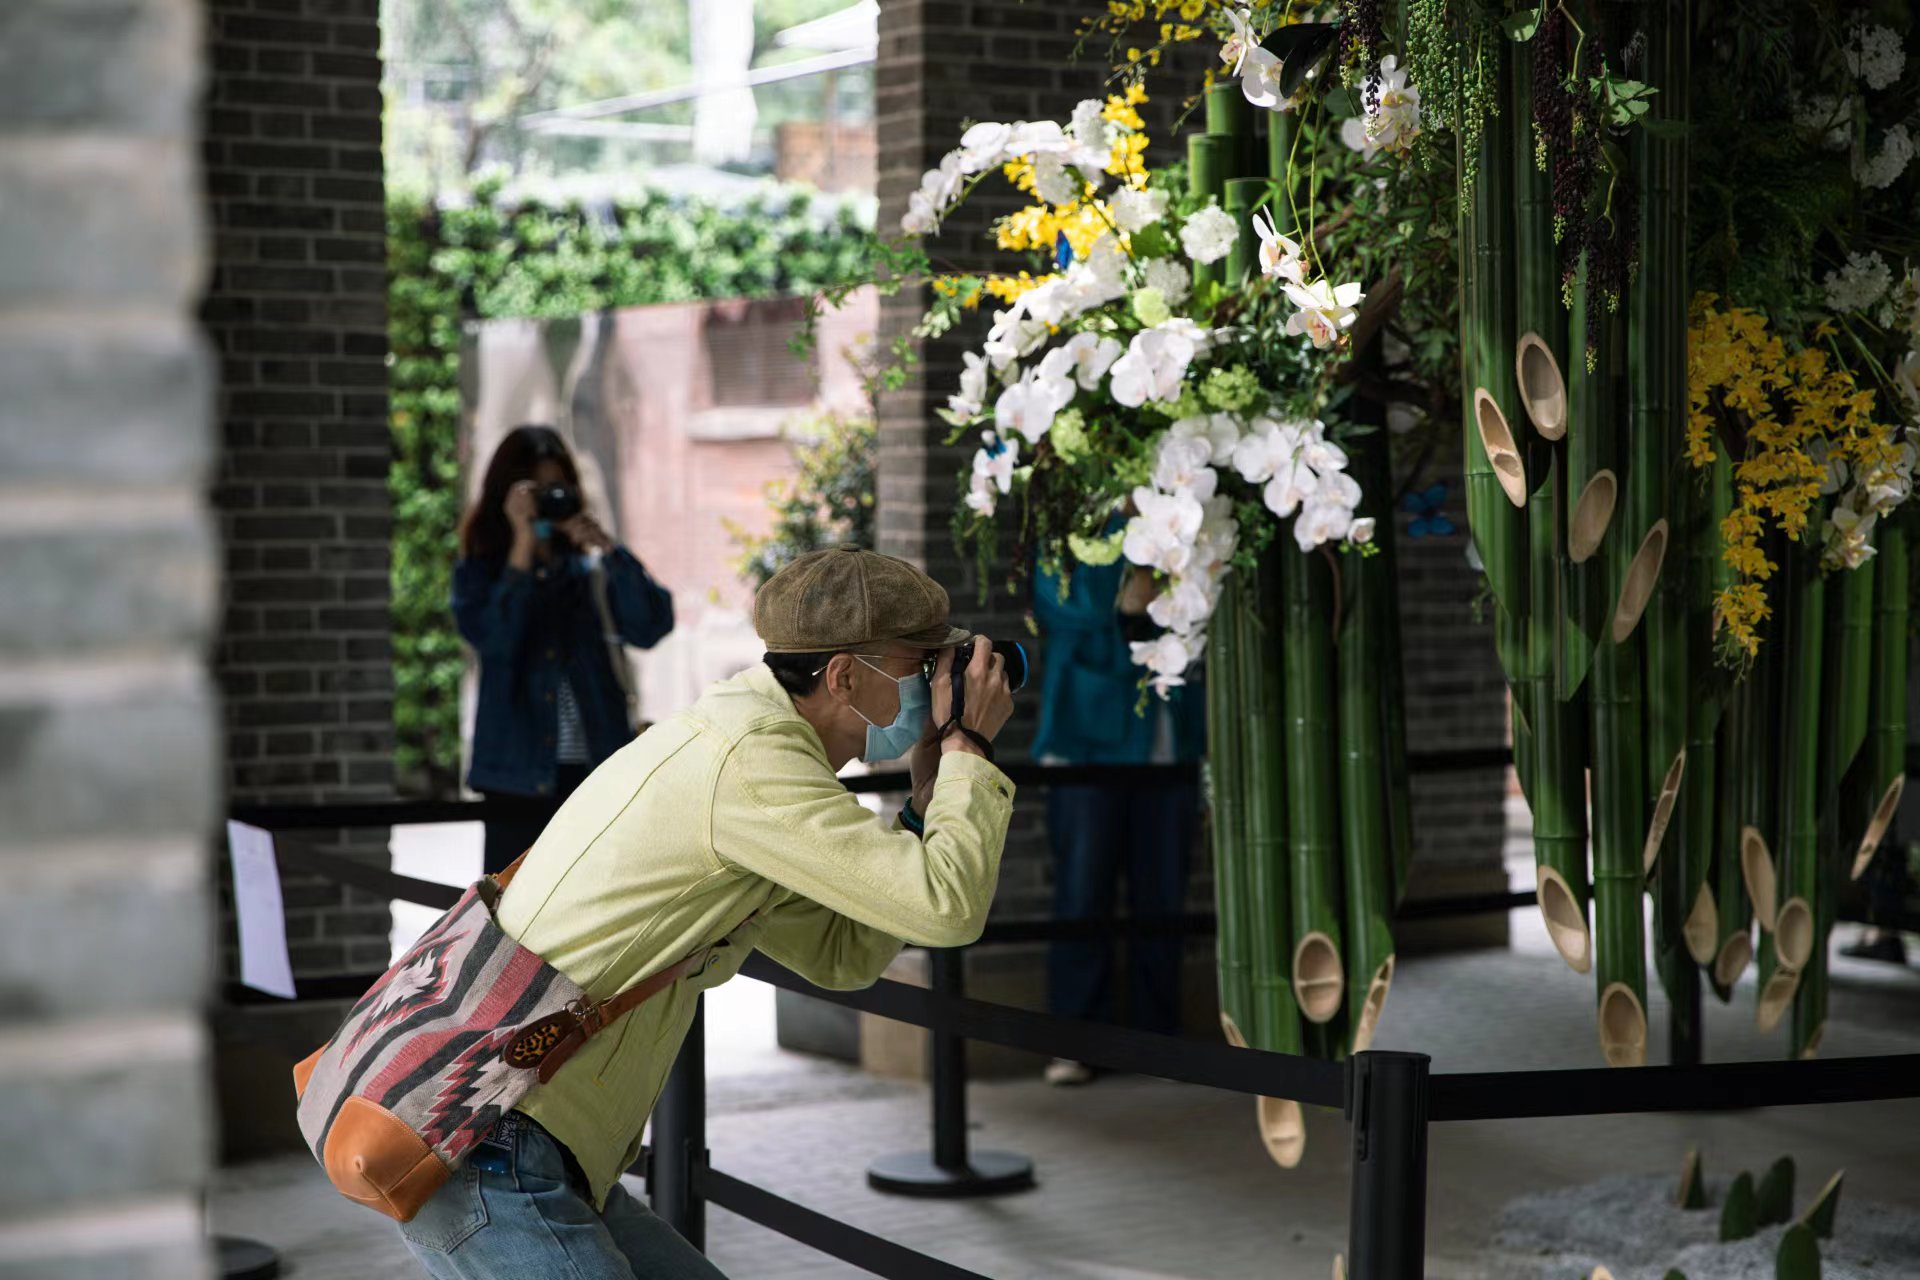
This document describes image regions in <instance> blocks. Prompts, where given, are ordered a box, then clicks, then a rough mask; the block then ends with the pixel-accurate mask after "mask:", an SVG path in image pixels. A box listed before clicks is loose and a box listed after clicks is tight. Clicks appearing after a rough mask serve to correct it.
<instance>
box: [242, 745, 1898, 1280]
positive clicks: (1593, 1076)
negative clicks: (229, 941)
mask: <svg viewBox="0 0 1920 1280" xmlns="http://www.w3.org/2000/svg"><path fill="white" fill-rule="evenodd" d="M1507 759H1508V755H1507V753H1506V752H1505V751H1504V750H1502V751H1487V752H1467V753H1458V752H1456V753H1449V754H1448V755H1447V756H1445V757H1444V758H1442V757H1436V758H1435V760H1426V759H1422V760H1420V761H1419V764H1420V766H1421V767H1420V768H1416V769H1414V770H1413V771H1414V772H1422V771H1439V770H1441V769H1446V768H1460V769H1467V768H1484V767H1489V766H1497V765H1500V764H1504V763H1506V761H1507ZM1436 761H1440V763H1436ZM1008 772H1009V774H1010V775H1011V776H1012V777H1013V780H1014V781H1015V782H1016V783H1024V782H1037V783H1041V784H1043V785H1074V784H1076V783H1082V782H1094V781H1109V782H1111V781H1123V780H1124V781H1129V782H1130V783H1131V784H1133V785H1146V784H1154V783H1159V784H1178V783H1182V782H1188V781H1192V780H1193V778H1194V777H1196V776H1197V770H1196V769H1195V768H1194V767H1193V766H1128V767H1116V768H1107V767H1090V768H1085V769H1076V768H1057V767H1045V768H1043V767H1037V766H1019V765H1016V766H1013V767H1012V768H1010V769H1009V770H1008ZM1081 775H1086V776H1085V777H1082V776H1081ZM1121 775H1126V776H1125V777H1124V778H1123V777H1122V776H1121ZM1134 775H1138V776H1137V777H1136V776H1134ZM906 782H907V779H906V776H905V775H904V774H873V775H867V776H865V777H860V778H851V779H847V783H848V786H849V789H851V790H858V791H887V790H898V789H901V788H903V787H904V785H905V784H906ZM480 810H481V806H480V805H479V804H477V803H473V802H426V803H422V802H395V803H383V804H360V805H343V806H312V805H301V806H251V807H240V808H236V809H234V810H233V813H232V816H233V817H234V818H236V819H238V820H240V821H244V822H249V823H252V824H254V825H256V826H261V827H265V828H267V829H269V830H276V831H278V830H320V829H345V828H350V827H359V826H389V825H407V824H411V823H426V822H456V821H473V820H476V819H478V818H480V817H481V816H482V814H481V812H480ZM276 847H277V850H278V854H279V859H280V861H281V863H282V865H283V866H284V867H286V868H287V869H288V870H290V871H297V872H305V873H308V874H312V875H317V876H321V877H323V878H326V879H329V880H333V881H337V882H338V883H341V884H345V885H349V886H351V887H353V888H356V889H360V890H362V891H364V892H367V893H372V894H376V895H379V896H381V897H385V898H389V899H392V900H394V901H400V902H409V903H415V904H418V905H421V906H427V907H435V908H440V909H442V910H444V909H445V908H447V907H450V906H452V905H453V904H454V903H455V902H456V901H457V900H458V899H459V897H460V894H461V893H462V892H463V890H462V889H461V888H458V887H455V886H451V885H445V884H440V883H437V882H434V881H430V880H422V879H419V878H417V877H413V876H403V875H399V874H396V873H394V872H392V871H387V870H384V869H382V868H379V867H375V866H370V865H368V864H366V863H364V862H359V861H356V860H354V859H352V858H348V857H343V856H341V855H338V854H330V853H325V852H322V851H320V850H316V849H310V848H306V847H303V846H301V845H299V844H297V843H294V842H286V841H277V842H276ZM1533 901H1534V895H1533V894H1531V893H1491V894H1479V895H1473V896H1469V897H1461V898H1452V899H1443V900H1438V901H1426V902H1415V903H1409V904H1407V905H1406V906H1405V907H1403V908H1402V910H1401V912H1400V913H1399V914H1400V918H1402V919H1421V918H1435V917H1440V916H1448V915H1463V914H1471V913H1477V912H1494V911H1505V910H1510V909H1513V908H1515V907H1522V906H1526V905H1529V904H1531V903H1532V902H1533ZM1213 924H1214V921H1213V919H1212V917H1210V916H1202V915H1193V916H1185V917H1178V918H1175V919H1172V920H1148V921H1137V922H1125V921H1117V922H1110V921H1094V922H1055V921H1043V920H1022V921H1004V922H998V923H996V924H990V925H989V926H988V927H987V929H986V931H985V933H984V934H983V936H982V937H981V939H980V944H991V943H1015V942H1040V941H1057V940H1060V939H1063V938H1067V937H1074V936H1079V934H1080V932H1081V930H1079V929H1078V928H1077V926H1080V925H1085V926H1087V929H1086V932H1088V933H1091V934H1094V935H1096V936H1102V937H1111V936H1115V935H1116V934H1119V935H1144V934H1153V933H1164V932H1169V931H1176V932H1184V931H1192V932H1195V933H1202V932H1206V931H1208V930H1210V929H1211V928H1212V927H1213ZM976 945H978V944H976ZM949 971H950V972H954V973H957V971H958V966H957V962H956V963H953V964H952V965H950V966H949ZM740 972H741V973H742V974H744V975H746V976H747V977H750V978H755V979H758V980H759V981H762V982H766V983H769V984H771V985H773V986H776V987H779V988H782V989H784V990H787V991H791V992H795V993H797V994H800V995H805V996H809V997H812V998H814V999H818V1000H824V1001H827V1002H829V1003H833V1004H838V1005H842V1006H844V1007H847V1008H852V1009H857V1010H860V1011H861V1012H864V1013H869V1014H873V1015H875V1016H878V1017H884V1018H888V1019H892V1020H895V1021H899V1022H905V1023H909V1024H911V1025H915V1026H920V1027H924V1028H927V1029H928V1030H929V1031H931V1032H933V1033H934V1035H935V1036H936V1037H945V1038H947V1040H948V1041H949V1042H950V1043H951V1042H957V1041H961V1040H978V1041H981V1042H984V1043H991V1044H998V1045H1004V1046H1007V1047H1009V1048H1013V1049H1019V1050H1024V1051H1026V1052H1029V1053H1034V1054H1039V1055H1043V1056H1047V1057H1058V1058H1071V1059H1073V1060H1076V1061H1079V1062H1084V1063H1087V1064H1088V1065H1090V1066H1096V1067H1104V1068H1108V1069H1111V1070H1116V1071H1124V1072H1130V1073H1133V1074H1139V1075H1147V1076H1157V1077H1160V1078H1163V1079H1167V1080H1173V1081H1179V1082H1181V1083H1186V1084H1199V1085H1206V1086H1209V1087H1212V1088H1216V1089H1225V1090H1229V1091H1232V1092H1236V1093H1243V1094H1255V1095H1259V1096H1263V1097H1270V1098H1288V1099H1292V1100H1294V1101H1296V1102H1300V1103H1303V1104H1305V1105H1309V1106H1319V1107H1341V1108H1343V1110H1344V1113H1345V1116H1346V1118H1347V1120H1348V1121H1349V1123H1350V1125H1351V1128H1352V1197H1351V1206H1350V1213H1349V1219H1348V1245H1349V1252H1348V1274H1349V1275H1350V1276H1352V1277H1353V1280H1420V1278H1421V1276H1422V1275H1423V1271H1422V1259H1423V1256H1424V1242H1425V1232H1426V1221H1425V1217H1426V1209H1425V1204H1426V1144H1427V1137H1426V1135H1427V1126H1428V1124H1429V1123H1430V1122H1432V1121H1451V1120H1496V1119H1532V1118H1545V1117H1550V1116H1555V1117H1557V1116H1581V1115H1611V1114H1625V1113H1639V1112H1662V1111H1720V1110H1732V1109H1747V1108H1755V1107H1776V1106H1804V1105H1813V1104H1821V1103H1840V1102H1870V1101H1883V1100H1890V1099H1895V1098H1911V1097H1920V1054H1899V1055H1888V1056H1882V1057H1859V1058H1839V1059H1832V1060H1826V1061H1821V1060H1814V1061H1795V1062H1741V1063H1724V1064H1718V1065H1707V1066H1703V1065H1687V1066H1668V1067H1637V1068H1625V1069H1622V1068H1595V1069H1582V1070H1555V1071H1499V1072H1467V1073H1452V1074H1443V1075H1433V1074H1431V1073H1430V1070H1429V1066H1430V1062H1429V1059H1428V1058H1427V1056H1426V1055H1424V1054H1417V1053H1397V1052H1392V1051H1377V1050H1376V1051H1369V1052H1365V1053H1360V1054H1356V1055H1354V1056H1353V1057H1352V1058H1351V1059H1349V1060H1348V1061H1347V1062H1346V1063H1344V1064H1336V1063H1332V1062H1327V1061H1323V1060H1320V1059H1315V1058H1305V1057H1299V1056H1294V1055H1290V1054H1281V1053H1270V1052H1266V1051H1262V1050H1254V1049H1236V1048H1233V1047H1231V1046H1228V1045H1224V1044H1215V1043H1207V1042H1201V1041H1193V1040H1183V1039H1180V1038H1178V1037H1173V1036H1161V1035H1153V1034H1150V1033H1146V1032H1139V1031H1133V1030H1130V1029H1127V1028H1122V1027H1117V1026H1108V1025H1105V1024H1097V1023H1087V1022H1080V1021H1076V1020H1072V1019H1067V1018H1058V1017H1054V1016H1051V1015H1048V1014H1043V1013H1038V1012H1034V1011H1032V1010H1027V1009H1018V1008H1013V1007H1010V1006H1007V1005H999V1004H993V1003H989V1002H986V1001H981V1000H973V999H969V998H967V997H966V996H964V995H960V994H957V993H956V990H950V989H929V988H923V987H918V986H913V985H909V984H907V983H902V982H895V981H891V980H887V979H882V980H881V981H879V982H876V983H874V984H873V985H872V986H870V987H867V988H865V989H862V990H859V991H828V990H823V989H821V988H818V987H815V986H814V985H813V984H811V983H809V982H807V981H806V980H805V979H803V978H801V977H800V976H798V975H797V974H794V973H792V972H791V971H789V970H787V969H785V968H783V967H782V966H780V965H779V964H777V963H775V962H774V961H773V960H771V959H770V958H768V957H766V956H764V955H760V954H755V955H752V956H750V957H749V958H748V959H747V961H746V963H745V964H744V965H743V966H742V968H741V970H740ZM373 977H374V976H373V975H368V976H367V977H366V979H365V982H363V983H361V984H360V985H361V986H362V987H364V986H365V985H366V984H367V983H371V982H372V981H373ZM352 981H355V980H353V979H342V980H337V982H336V983H335V984H334V985H340V984H350V983H351V982H352ZM937 986H938V984H936V988H937ZM304 987H305V984H303V989H304ZM956 987H957V984H956ZM353 994H357V990H356V991H355V992H354V993H353ZM697 1017H698V1015H696V1018H697ZM696 1041H699V1042H700V1043H696ZM962 1083H963V1084H964V1080H963V1081H962ZM654 1134H655V1143H654V1146H653V1147H652V1148H651V1149H650V1151H649V1154H648V1158H647V1160H646V1162H645V1164H646V1169H645V1172H646V1176H647V1181H648V1187H649V1191H650V1193H651V1195H652V1197H653V1200H654V1207H655V1210H656V1211H657V1212H661V1214H662V1216H663V1217H665V1218H666V1219H667V1220H668V1221H669V1222H670V1223H671V1224H672V1225H673V1226H674V1227H675V1228H676V1229H677V1230H679V1231H680V1232H681V1233H682V1234H683V1235H685V1236H686V1237H687V1238H688V1239H689V1240H691V1241H693V1242H694V1243H695V1244H696V1246H699V1245H701V1244H702V1243H703V1242H704V1238H705V1237H704V1217H703V1212H704V1205H705V1203H706V1202H707V1201H709V1200H710V1201H712V1202H713V1203H714V1204H717V1205H720V1206H721V1207H723V1208H725V1209H728V1210H730V1211H732V1212H734V1213H736V1214H739V1215H740V1216H742V1217H745V1218H747V1219H749V1220H751V1221H754V1222H758V1223H760V1224H761V1225H763V1226H767V1227H770V1228H772V1229H773V1230H775V1231H779V1232H781V1233H782V1234H784V1235H786V1236H788V1237H790V1238H791V1239H794V1240H797V1241H799V1242H801V1243H802V1244H805V1245H808V1246H810V1247H812V1248H814V1249H817V1250H820V1251H821V1252H824V1253H827V1254H830V1255H832V1256H834V1257H837V1258H840V1259H842V1260H843V1261H846V1262H849V1263H851V1264H853V1265H855V1266H858V1267H861V1268H863V1269H865V1270H867V1271H870V1272H872V1273H874V1274H876V1275H880V1276H884V1277H888V1278H889V1280H988V1277H985V1276H982V1275H980V1274H978V1273H976V1272H972V1271H968V1270H966V1269H964V1268H961V1267H957V1266H954V1265H953V1264H951V1263H947V1262H943V1261H941V1260H940V1259H937V1258H933V1257H930V1256H928V1255H926V1254H922V1253H918V1252H916V1251H914V1250H912V1249H910V1248H907V1247H906V1246H904V1245H901V1244H898V1243H895V1242H893V1241H890V1240H886V1239H884V1238H882V1237H879V1236H876V1235H873V1234H872V1233H870V1232H867V1231H863V1230H861V1229H859V1228H857V1227H854V1226H852V1225H850V1224H848V1223H844V1222H840V1221H838V1220H836V1219H834V1218H831V1217H828V1216H827V1215H825V1214H822V1213H819V1212H818V1211H816V1210H813V1209H809V1208H806V1207H805V1206H803V1205H800V1204H797V1203H795V1202H793V1201H791V1200H787V1199H785V1198H783V1197H781V1196H779V1195H776V1194H775V1193H773V1192H771V1191H768V1190H767V1189H766V1188H764V1187H759V1186H755V1185H753V1184H752V1183H748V1182H744V1181H742V1180H741V1179H739V1178H736V1177H733V1176H731V1175H729V1174H726V1173H724V1172H721V1171H719V1170H717V1169H715V1168H713V1167H712V1165H711V1163H710V1161H709V1159H708V1155H707V1151H706V1146H705V1053H704V1035H703V1028H702V1024H701V1023H700V1022H699V1021H696V1023H695V1030H694V1032H693V1033H692V1034H690V1035H689V1037H688V1040H687V1042H686V1044H684V1045H683V1046H682V1049H681V1056H680V1059H679V1060H678V1061H677V1062H676V1063H675V1065H674V1068H673V1071H672V1072H671V1073H670V1075H669V1078H668V1084H667V1088H666V1090H665V1092H664V1093H663V1094H662V1097H661V1099H660V1102H659V1104H658V1106H657V1108H656V1112H655V1117H654Z"/></svg>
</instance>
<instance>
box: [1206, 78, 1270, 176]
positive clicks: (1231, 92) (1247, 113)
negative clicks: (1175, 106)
mask: <svg viewBox="0 0 1920 1280" xmlns="http://www.w3.org/2000/svg"><path fill="white" fill-rule="evenodd" d="M1207 133H1208V135H1209V136H1211V137H1215V138H1226V139H1228V147H1227V153H1226V164H1227V169H1226V172H1225V176H1226V177H1228V178H1245V177H1249V176H1251V175H1252V174H1254V173H1257V172H1258V169H1256V168H1255V163H1256V159H1255V151H1256V150H1257V142H1258V140H1257V138H1256V136H1255V133H1254V127H1253V104H1252V103H1251V102H1248V101H1247V95H1246V94H1245V93H1243V92H1241V89H1240V86H1239V85H1237V84H1235V83H1234V82H1233V79H1232V78H1231V77H1227V78H1223V79H1222V80H1221V81H1220V82H1219V83H1218V84H1216V85H1214V86H1213V87H1211V88H1210V89H1208V90H1207Z"/></svg>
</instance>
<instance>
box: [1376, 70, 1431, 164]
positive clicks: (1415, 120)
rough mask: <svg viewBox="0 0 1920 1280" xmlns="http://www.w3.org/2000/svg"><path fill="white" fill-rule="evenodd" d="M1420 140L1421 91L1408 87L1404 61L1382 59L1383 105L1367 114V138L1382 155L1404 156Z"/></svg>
mask: <svg viewBox="0 0 1920 1280" xmlns="http://www.w3.org/2000/svg"><path fill="white" fill-rule="evenodd" d="M1419 136H1420V90H1419V89H1418V88H1416V87H1414V86H1413V85H1410V84H1408V83H1407V73H1406V72H1405V71H1403V70H1401V68H1400V59H1399V58H1397V57H1396V56H1394V55H1393V54H1391V53H1390V54H1388V55H1387V56H1386V57H1384V58H1382V59H1380V105H1379V107H1378V108H1377V109H1376V110H1373V111H1370V112H1368V113H1367V137H1368V139H1369V140H1370V141H1371V142H1372V143H1373V145H1374V146H1375V147H1377V148H1378V149H1379V150H1381V151H1386V152H1390V153H1392V154H1393V155H1397V156H1404V155H1406V154H1407V153H1408V152H1409V151H1411V150H1413V142H1414V139H1416V138H1418V137H1419Z"/></svg>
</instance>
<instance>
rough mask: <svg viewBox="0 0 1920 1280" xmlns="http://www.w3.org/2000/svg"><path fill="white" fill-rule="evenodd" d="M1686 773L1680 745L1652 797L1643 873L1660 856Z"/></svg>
mask: <svg viewBox="0 0 1920 1280" xmlns="http://www.w3.org/2000/svg"><path fill="white" fill-rule="evenodd" d="M1682 670H1685V668H1684V667H1683V668H1682ZM1686 774H1687V749H1686V748H1685V747H1682V748H1680V753H1679V754H1678V755H1676V756H1674V757H1673V763H1672V764H1670V765H1668V766H1667V773H1666V776H1665V777H1664V778H1662V779H1661V780H1660V790H1659V792H1658V794H1656V795H1655V796H1654V798H1653V820H1652V821H1651V822H1649V823H1648V824H1647V838H1646V841H1645V842H1644V843H1643V844H1642V845H1641V846H1640V862H1641V867H1642V873H1643V874H1648V875H1650V874H1652V872H1653V864H1654V863H1655V862H1656V861H1657V860H1658V859H1659V857H1660V848H1661V846H1662V845H1663V844H1664V843H1665V842H1666V839H1667V831H1668V829H1669V828H1670V827H1671V826H1672V825H1673V810H1674V806H1675V805H1676V804H1678V803H1679V800H1680V786H1681V781H1682V779H1684V778H1685V777H1686Z"/></svg>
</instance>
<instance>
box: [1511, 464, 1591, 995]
mask: <svg viewBox="0 0 1920 1280" xmlns="http://www.w3.org/2000/svg"><path fill="white" fill-rule="evenodd" d="M1558 473H1559V466H1558V464H1557V463H1555V464H1554V465H1552V466H1551V467H1549V469H1548V473H1547V476H1546V479H1545V481H1544V482H1543V483H1542V484H1541V486H1540V488H1539V489H1538V490H1536V491H1535V492H1534V495H1533V498H1532V500H1531V502H1530V503H1529V505H1528V511H1527V515H1528V521H1527V525H1528V538H1529V541H1530V543H1531V546H1532V562H1531V564H1530V565H1529V569H1528V576H1529V583H1530V587H1531V590H1530V593H1529V595H1530V599H1531V606H1530V615H1529V617H1528V619H1527V623H1528V632H1529V635H1528V640H1529V666H1530V668H1531V670H1530V671H1529V682H1528V685H1527V688H1528V690H1529V691H1530V694H1531V701H1532V705H1533V717H1532V725H1531V730H1532V731H1531V733H1530V735H1529V737H1530V744H1529V745H1530V749H1531V759H1532V761H1533V765H1532V769H1531V771H1530V773H1531V778H1532V785H1531V787H1530V789H1529V790H1528V792H1527V799H1528V804H1529V806H1530V808H1531V810H1532V814H1533V857H1534V883H1535V887H1536V889H1537V898H1538V901H1539V906H1540V915H1541V919H1542V920H1543V921H1544V922H1545V924H1546V928H1547V936H1548V937H1549V938H1550V939H1552V941H1553V945H1554V949H1555V950H1556V951H1558V952H1559V953H1560V958H1561V959H1562V960H1565V961H1566V962H1567V966H1568V967H1569V968H1571V969H1572V970H1573V971H1574V972H1575V973H1586V972H1587V971H1588V970H1589V969H1591V968H1592V966H1593V934H1592V931H1591V930H1590V929H1589V927H1588V925H1587V897H1588V888H1587V829H1586V827H1587V824H1586V807H1587V806H1586V770H1585V767H1584V765H1585V758H1586V757H1585V741H1584V729H1585V727H1586V717H1585V711H1586V708H1585V706H1584V705H1582V704H1581V703H1578V702H1562V701H1561V700H1560V699H1559V697H1558V696H1557V695H1556V693H1555V691H1554V688H1553V683H1552V677H1551V669H1552V662H1553V657H1554V654H1553V652H1552V651H1553V649H1554V648H1555V646H1556V635H1557V628H1558V625H1559V622H1560V617H1559V615H1560V601H1559V596H1558V593H1557V592H1555V591H1553V590H1552V588H1553V587H1554V586H1555V585H1556V583H1557V581H1558V565H1557V557H1556V555H1555V552H1556V545H1555V544H1556V528H1557V520H1556V514H1557V503H1556V500H1555V495H1556V492H1557V490H1558V487H1559V474H1558ZM1514 746H1515V752H1516V756H1517V755H1518V753H1519V750H1520V746H1521V744H1520V742H1519V740H1518V738H1517V737H1516V741H1515V744H1514Z"/></svg>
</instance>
